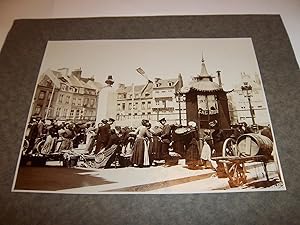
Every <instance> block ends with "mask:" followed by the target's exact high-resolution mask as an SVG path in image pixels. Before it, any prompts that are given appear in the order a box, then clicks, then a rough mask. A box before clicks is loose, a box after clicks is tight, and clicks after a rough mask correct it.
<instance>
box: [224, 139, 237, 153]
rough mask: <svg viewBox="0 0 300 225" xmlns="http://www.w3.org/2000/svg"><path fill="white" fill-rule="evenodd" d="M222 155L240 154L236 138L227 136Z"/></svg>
mask: <svg viewBox="0 0 300 225" xmlns="http://www.w3.org/2000/svg"><path fill="white" fill-rule="evenodd" d="M222 156H223V157H227V156H238V151H237V147H236V140H235V139H233V138H227V139H226V140H225V141H224V144H223V149H222Z"/></svg>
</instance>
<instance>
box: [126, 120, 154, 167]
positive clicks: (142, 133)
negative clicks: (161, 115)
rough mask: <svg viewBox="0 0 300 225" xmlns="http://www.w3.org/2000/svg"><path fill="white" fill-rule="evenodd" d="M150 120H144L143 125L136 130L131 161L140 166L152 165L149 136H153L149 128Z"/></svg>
mask: <svg viewBox="0 0 300 225" xmlns="http://www.w3.org/2000/svg"><path fill="white" fill-rule="evenodd" d="M148 123H149V121H148V120H142V126H140V127H138V128H137V130H136V132H135V133H136V140H135V143H134V146H133V154H132V157H131V162H132V164H133V165H137V166H138V167H143V166H150V156H149V146H148V140H147V139H148V138H151V136H152V135H151V133H150V132H149V130H148V128H147V124H148Z"/></svg>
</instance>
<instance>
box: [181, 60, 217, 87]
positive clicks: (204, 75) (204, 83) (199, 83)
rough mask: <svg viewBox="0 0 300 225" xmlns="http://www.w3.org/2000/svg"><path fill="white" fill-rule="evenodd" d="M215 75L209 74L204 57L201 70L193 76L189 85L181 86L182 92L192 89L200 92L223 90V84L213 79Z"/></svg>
mask: <svg viewBox="0 0 300 225" xmlns="http://www.w3.org/2000/svg"><path fill="white" fill-rule="evenodd" d="M213 78H214V77H213V76H211V75H209V74H208V72H207V69H206V66H205V63H204V59H203V58H202V63H201V72H200V74H198V75H197V76H195V77H194V78H193V80H192V81H191V82H190V84H189V85H187V86H183V87H182V88H181V92H182V93H188V92H189V91H191V90H195V91H198V92H216V91H223V88H222V85H221V84H217V83H216V82H214V81H213Z"/></svg>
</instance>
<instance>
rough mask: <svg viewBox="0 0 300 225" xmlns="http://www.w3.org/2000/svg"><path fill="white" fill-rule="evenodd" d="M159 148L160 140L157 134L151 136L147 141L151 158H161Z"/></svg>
mask: <svg viewBox="0 0 300 225" xmlns="http://www.w3.org/2000/svg"><path fill="white" fill-rule="evenodd" d="M161 150H162V148H161V141H160V140H159V138H158V137H157V136H153V138H152V141H150V143H149V152H151V155H152V158H153V160H161V159H163V155H162V151H161Z"/></svg>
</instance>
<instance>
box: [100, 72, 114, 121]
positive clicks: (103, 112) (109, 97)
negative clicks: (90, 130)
mask: <svg viewBox="0 0 300 225" xmlns="http://www.w3.org/2000/svg"><path fill="white" fill-rule="evenodd" d="M105 83H106V86H105V87H104V88H102V89H101V91H100V92H99V95H98V102H97V115H96V126H98V124H99V123H100V122H101V120H103V119H108V118H113V119H116V114H117V98H116V97H117V96H116V92H115V90H114V89H113V84H114V80H113V78H112V76H108V78H107V80H106V81H105Z"/></svg>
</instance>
